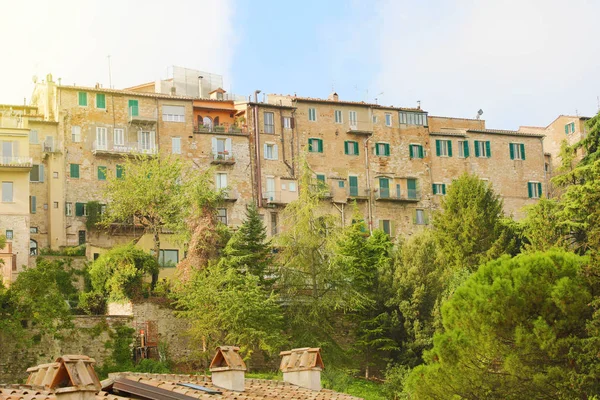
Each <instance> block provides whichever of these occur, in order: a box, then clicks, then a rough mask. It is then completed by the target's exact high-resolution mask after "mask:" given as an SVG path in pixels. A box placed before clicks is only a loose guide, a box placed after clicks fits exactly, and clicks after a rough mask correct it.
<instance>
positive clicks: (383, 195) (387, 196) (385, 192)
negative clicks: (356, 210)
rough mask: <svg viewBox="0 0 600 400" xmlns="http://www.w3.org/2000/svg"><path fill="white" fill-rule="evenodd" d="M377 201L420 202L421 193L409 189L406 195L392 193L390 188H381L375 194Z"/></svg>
mask: <svg viewBox="0 0 600 400" xmlns="http://www.w3.org/2000/svg"><path fill="white" fill-rule="evenodd" d="M375 199H377V200H396V201H411V200H419V192H418V191H417V190H416V189H408V190H407V192H406V193H399V192H390V189H389V188H379V189H378V190H377V191H376V192H375Z"/></svg>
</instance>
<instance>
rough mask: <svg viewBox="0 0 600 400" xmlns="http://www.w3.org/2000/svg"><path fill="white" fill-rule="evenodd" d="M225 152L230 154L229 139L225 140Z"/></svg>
mask: <svg viewBox="0 0 600 400" xmlns="http://www.w3.org/2000/svg"><path fill="white" fill-rule="evenodd" d="M225 150H227V153H229V154H231V138H228V139H226V140H225Z"/></svg>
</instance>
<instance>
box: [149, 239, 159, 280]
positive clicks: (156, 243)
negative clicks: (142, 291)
mask: <svg viewBox="0 0 600 400" xmlns="http://www.w3.org/2000/svg"><path fill="white" fill-rule="evenodd" d="M154 258H156V264H158V260H159V259H160V235H159V234H158V230H154ZM157 283H158V272H154V273H152V283H151V284H150V287H151V289H152V290H154V288H155V287H156V284H157Z"/></svg>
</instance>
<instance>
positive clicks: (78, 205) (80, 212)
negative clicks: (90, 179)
mask: <svg viewBox="0 0 600 400" xmlns="http://www.w3.org/2000/svg"><path fill="white" fill-rule="evenodd" d="M83 205H84V204H83V203H75V216H76V217H83Z"/></svg>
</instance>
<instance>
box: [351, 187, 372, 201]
mask: <svg viewBox="0 0 600 400" xmlns="http://www.w3.org/2000/svg"><path fill="white" fill-rule="evenodd" d="M348 197H349V198H354V199H366V198H368V197H369V191H368V190H367V189H360V188H358V187H357V186H350V187H348Z"/></svg>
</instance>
